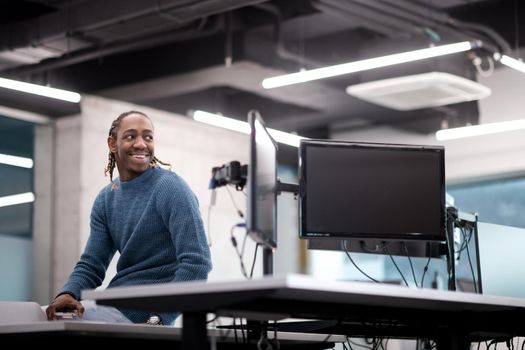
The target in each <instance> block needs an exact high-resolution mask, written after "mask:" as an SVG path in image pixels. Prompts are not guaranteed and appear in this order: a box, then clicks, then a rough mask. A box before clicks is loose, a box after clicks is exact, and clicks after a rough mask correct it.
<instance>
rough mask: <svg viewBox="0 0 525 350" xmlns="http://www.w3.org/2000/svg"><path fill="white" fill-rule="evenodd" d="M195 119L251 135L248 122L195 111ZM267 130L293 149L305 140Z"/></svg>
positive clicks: (300, 137)
mask: <svg viewBox="0 0 525 350" xmlns="http://www.w3.org/2000/svg"><path fill="white" fill-rule="evenodd" d="M193 119H195V120H196V121H199V122H202V123H206V124H210V125H214V126H219V127H221V128H225V129H229V130H234V131H238V132H242V133H243V134H250V125H249V124H248V123H247V122H243V121H240V120H237V119H232V118H227V117H223V116H220V115H218V114H213V113H209V112H205V111H195V112H194V113H193ZM267 129H268V132H269V133H270V135H271V136H272V137H273V138H274V140H275V141H277V142H279V143H284V144H287V145H289V146H293V147H299V142H300V140H301V139H304V138H305V137H302V136H299V135H294V134H290V133H287V132H284V131H279V130H275V129H270V128H267Z"/></svg>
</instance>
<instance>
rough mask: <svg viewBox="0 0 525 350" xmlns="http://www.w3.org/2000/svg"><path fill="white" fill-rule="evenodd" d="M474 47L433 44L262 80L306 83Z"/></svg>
mask: <svg viewBox="0 0 525 350" xmlns="http://www.w3.org/2000/svg"><path fill="white" fill-rule="evenodd" d="M472 48H473V45H472V43H470V42H469V41H463V42H459V43H455V44H448V45H441V46H433V47H430V48H426V49H420V50H415V51H408V52H403V53H397V54H393V55H387V56H381V57H376V58H369V59H366V60H362V61H356V62H350V63H343V64H338V65H335V66H329V67H323V68H317V69H312V70H305V71H301V72H297V73H292V74H286V75H280V76H276V77H271V78H266V79H264V80H263V81H262V86H263V87H264V88H265V89H272V88H276V87H280V86H286V85H292V84H298V83H304V82H307V81H312V80H317V79H324V78H330V77H334V76H337V75H343V74H349V73H355V72H361V71H364V70H369V69H374V68H381V67H386V66H391V65H395V64H399V63H405V62H413V61H418V60H422V59H425V58H432V57H437V56H443V55H449V54H453V53H458V52H463V51H468V50H470V49H472Z"/></svg>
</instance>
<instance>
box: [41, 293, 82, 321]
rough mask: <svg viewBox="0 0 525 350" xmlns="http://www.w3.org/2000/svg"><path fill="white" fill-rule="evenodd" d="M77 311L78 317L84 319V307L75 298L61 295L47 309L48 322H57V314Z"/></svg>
mask: <svg viewBox="0 0 525 350" xmlns="http://www.w3.org/2000/svg"><path fill="white" fill-rule="evenodd" d="M74 310H76V311H77V314H78V317H82V315H83V314H84V306H82V304H81V303H80V302H79V301H78V300H76V299H75V298H73V297H72V296H71V295H69V294H61V295H59V296H58V297H56V298H55V300H53V301H52V302H51V304H49V306H48V307H47V309H46V315H47V319H48V320H50V321H51V320H56V319H57V315H56V312H64V311H74Z"/></svg>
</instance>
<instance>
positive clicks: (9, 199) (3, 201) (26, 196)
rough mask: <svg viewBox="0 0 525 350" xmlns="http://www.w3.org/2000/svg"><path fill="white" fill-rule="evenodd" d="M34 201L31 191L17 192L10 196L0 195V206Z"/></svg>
mask: <svg viewBox="0 0 525 350" xmlns="http://www.w3.org/2000/svg"><path fill="white" fill-rule="evenodd" d="M34 201H35V195H34V194H33V192H26V193H19V194H14V195H11V196H4V197H0V207H7V206H10V205H16V204H24V203H31V202H34Z"/></svg>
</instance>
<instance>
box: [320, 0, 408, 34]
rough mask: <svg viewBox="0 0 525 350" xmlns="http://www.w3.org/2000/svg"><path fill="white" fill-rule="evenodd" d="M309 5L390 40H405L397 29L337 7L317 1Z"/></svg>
mask: <svg viewBox="0 0 525 350" xmlns="http://www.w3.org/2000/svg"><path fill="white" fill-rule="evenodd" d="M311 5H312V6H313V7H314V8H316V9H317V10H319V11H321V12H324V13H328V14H330V15H333V16H338V17H341V18H344V19H345V20H350V21H352V22H355V23H356V24H358V25H359V26H361V27H364V28H367V29H370V30H372V31H375V32H379V33H381V34H383V35H384V36H387V37H390V38H406V34H405V33H403V32H402V31H400V30H399V28H394V27H391V26H388V25H386V24H384V23H380V22H373V21H370V20H369V19H367V18H363V17H362V16H359V15H355V14H352V13H350V12H347V11H341V9H339V8H338V7H335V6H332V5H329V4H325V3H320V2H319V1H312V2H311Z"/></svg>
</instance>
